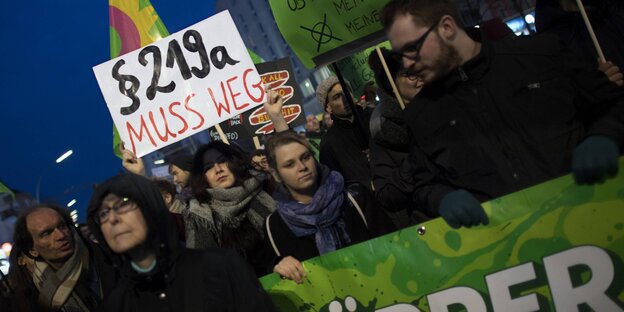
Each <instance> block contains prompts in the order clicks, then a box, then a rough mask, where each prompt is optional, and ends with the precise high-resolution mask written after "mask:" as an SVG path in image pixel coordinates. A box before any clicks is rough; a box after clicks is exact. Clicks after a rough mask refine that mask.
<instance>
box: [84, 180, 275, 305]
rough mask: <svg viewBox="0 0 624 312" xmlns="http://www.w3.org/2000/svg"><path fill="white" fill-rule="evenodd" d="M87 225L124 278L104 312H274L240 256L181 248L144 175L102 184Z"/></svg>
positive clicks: (162, 205) (156, 192) (155, 191)
mask: <svg viewBox="0 0 624 312" xmlns="http://www.w3.org/2000/svg"><path fill="white" fill-rule="evenodd" d="M88 224H89V228H90V229H91V231H92V232H93V234H94V235H95V236H96V237H97V239H98V241H100V242H101V244H102V247H103V248H104V249H105V250H106V251H108V252H109V253H110V254H111V255H115V256H114V258H113V259H114V263H115V266H116V267H117V269H118V270H119V271H120V273H121V276H122V278H121V280H120V281H119V282H118V284H117V286H116V287H115V289H114V290H113V291H112V293H111V294H110V295H109V297H108V298H105V300H104V302H105V303H104V308H103V310H105V311H208V310H210V311H274V308H273V306H272V304H271V302H270V300H269V299H268V296H267V295H266V294H265V293H264V291H263V290H262V288H261V286H260V285H259V283H258V280H257V279H256V277H255V275H254V273H253V272H252V270H251V268H249V266H248V265H247V264H246V263H245V262H244V261H243V260H242V259H241V258H240V257H239V256H238V255H236V254H235V253H233V252H231V251H226V250H222V249H207V250H193V249H188V248H185V247H183V246H182V245H180V243H179V241H178V237H177V236H178V235H177V231H176V229H175V225H174V223H173V219H172V218H171V216H170V215H169V213H168V210H167V207H166V206H165V203H164V201H163V199H162V196H161V194H160V191H159V190H158V188H157V187H156V186H155V185H154V184H153V182H152V181H150V180H149V179H147V178H145V177H142V176H138V175H134V174H124V175H120V176H116V177H113V178H111V179H109V180H108V181H106V182H104V183H103V184H101V185H100V186H99V187H98V188H97V189H96V190H95V192H94V194H93V197H92V198H91V202H90V204H89V208H88Z"/></svg>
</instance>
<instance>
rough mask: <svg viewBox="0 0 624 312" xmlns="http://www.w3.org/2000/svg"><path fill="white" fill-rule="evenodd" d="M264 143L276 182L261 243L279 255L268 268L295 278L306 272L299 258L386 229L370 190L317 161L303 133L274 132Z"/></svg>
mask: <svg viewBox="0 0 624 312" xmlns="http://www.w3.org/2000/svg"><path fill="white" fill-rule="evenodd" d="M266 146H267V156H268V157H267V158H268V160H269V166H270V167H271V169H272V170H273V175H274V177H275V179H276V180H277V181H279V182H281V183H282V184H281V187H280V188H279V189H278V191H277V192H276V194H274V197H275V199H276V200H277V213H275V212H274V213H272V214H271V215H269V216H268V217H267V219H266V224H265V232H266V234H265V237H266V240H267V243H269V244H270V245H271V246H272V247H273V251H274V252H275V255H276V256H278V257H281V260H280V261H279V263H277V264H276V265H275V267H274V268H273V271H274V272H276V273H278V274H280V275H281V276H282V277H284V278H288V279H291V280H293V281H295V282H296V283H298V284H301V283H302V279H303V277H304V276H305V274H306V273H305V270H304V268H303V266H302V265H301V262H300V261H303V260H307V259H309V258H313V257H316V256H318V255H322V254H325V253H328V252H332V251H334V250H338V249H340V248H343V247H346V246H349V245H351V244H355V243H358V242H362V241H366V240H369V239H371V238H373V237H376V236H378V235H381V234H385V233H387V232H389V229H388V230H387V231H384V228H383V226H384V225H387V224H389V220H388V219H387V216H386V215H385V214H384V212H383V211H381V210H379V209H377V207H376V205H377V203H376V202H375V200H374V198H373V196H372V194H371V192H370V191H369V190H368V189H367V188H365V187H363V186H362V185H361V184H352V185H350V186H347V185H346V183H345V180H344V178H343V177H342V175H341V174H340V173H339V172H337V171H333V170H330V169H329V168H328V167H326V166H324V165H322V164H319V163H317V162H316V160H315V159H314V156H313V155H314V152H313V150H312V148H311V147H310V144H309V143H308V141H307V140H306V139H305V138H304V137H302V136H300V135H298V134H296V133H295V132H294V131H284V132H279V133H276V134H275V135H274V136H273V137H271V139H269V140H268V141H267V143H266ZM377 212H378V213H377ZM384 218H385V224H384ZM389 228H391V226H389Z"/></svg>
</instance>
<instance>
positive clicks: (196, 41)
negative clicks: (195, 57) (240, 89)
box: [182, 29, 236, 79]
mask: <svg viewBox="0 0 624 312" xmlns="http://www.w3.org/2000/svg"><path fill="white" fill-rule="evenodd" d="M191 38H193V42H191V41H190V39H191ZM182 41H183V43H184V47H185V48H186V49H187V50H188V51H190V52H195V53H199V59H200V61H201V65H202V68H197V67H195V66H193V69H192V70H191V71H192V72H193V75H195V77H197V78H200V79H201V78H204V77H206V76H208V73H210V61H209V60H208V53H207V52H206V47H205V46H204V41H203V39H202V36H201V34H200V33H199V32H198V31H196V30H193V29H190V30H187V31H186V32H185V33H184V37H183V39H182ZM224 50H225V48H224ZM213 63H214V62H213ZM234 64H236V63H234ZM215 66H216V65H215ZM217 68H219V67H217ZM219 69H221V68H219Z"/></svg>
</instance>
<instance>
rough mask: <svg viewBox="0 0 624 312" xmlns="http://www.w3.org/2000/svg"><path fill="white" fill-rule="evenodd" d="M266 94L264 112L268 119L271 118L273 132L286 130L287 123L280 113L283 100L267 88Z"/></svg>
mask: <svg viewBox="0 0 624 312" xmlns="http://www.w3.org/2000/svg"><path fill="white" fill-rule="evenodd" d="M266 94H267V98H266V101H265V102H264V111H266V113H267V114H268V115H269V118H271V121H272V122H273V126H274V127H275V132H282V131H286V130H288V123H286V119H285V118H284V113H283V112H282V107H283V106H284V99H283V98H282V96H281V95H279V93H277V92H275V91H273V90H271V89H270V88H267V90H266Z"/></svg>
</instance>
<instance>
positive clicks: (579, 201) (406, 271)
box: [261, 158, 624, 312]
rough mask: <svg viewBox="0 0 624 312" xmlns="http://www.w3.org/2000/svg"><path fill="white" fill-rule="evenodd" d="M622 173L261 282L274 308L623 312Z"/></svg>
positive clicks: (527, 197) (557, 184) (520, 198)
mask: <svg viewBox="0 0 624 312" xmlns="http://www.w3.org/2000/svg"><path fill="white" fill-rule="evenodd" d="M622 168H624V158H621V159H620V172H621V173H620V174H619V175H618V176H617V177H615V178H614V179H611V180H609V181H607V182H606V183H604V184H601V185H596V186H578V185H576V184H575V183H574V181H573V180H572V177H571V176H570V175H568V176H564V177H561V178H558V179H555V180H552V181H549V182H546V183H543V184H540V185H537V186H535V187H531V188H528V189H526V190H523V191H520V192H517V193H514V194H510V195H508V196H504V197H502V198H499V199H495V200H492V201H490V202H487V203H484V204H483V206H484V208H485V209H486V211H487V212H488V215H489V216H490V225H488V226H479V227H475V228H471V229H466V228H462V229H459V230H454V229H452V228H450V227H448V225H446V223H445V222H444V221H443V220H441V219H436V220H433V221H430V222H427V223H424V224H421V225H418V226H414V227H411V228H407V229H404V230H401V231H398V232H395V233H392V234H388V235H386V236H383V237H380V238H377V239H374V240H371V241H368V242H364V243H360V244H357V245H354V246H351V247H349V248H345V249H342V250H339V251H337V252H333V253H330V254H326V255H323V256H321V257H317V258H314V259H310V260H308V261H305V262H304V268H305V269H306V272H307V273H308V275H307V277H306V278H305V279H304V283H303V284H302V285H297V284H295V283H294V282H292V281H289V280H281V279H280V278H279V277H278V276H277V275H275V274H272V275H268V276H265V277H263V278H262V279H261V282H262V284H263V286H264V288H265V289H266V290H267V291H268V292H269V294H270V295H271V297H272V299H273V300H274V302H275V303H276V305H277V306H278V308H279V309H280V311H302V312H303V311H330V312H337V311H350V312H353V311H383V312H391V311H392V312H398V311H404V312H419V311H423V312H424V311H431V312H436V311H469V312H472V311H538V310H539V311H592V310H593V311H624V264H623V262H624V173H622V171H623V170H622Z"/></svg>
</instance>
